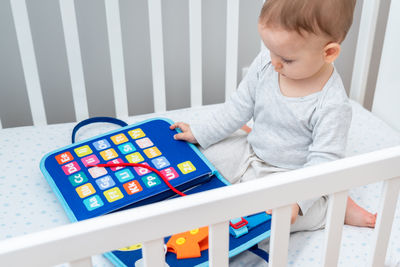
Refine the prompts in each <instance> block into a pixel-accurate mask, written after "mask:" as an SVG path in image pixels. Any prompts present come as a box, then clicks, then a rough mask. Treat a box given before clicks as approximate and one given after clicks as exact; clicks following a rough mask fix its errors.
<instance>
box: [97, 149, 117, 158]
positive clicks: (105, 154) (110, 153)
mask: <svg viewBox="0 0 400 267" xmlns="http://www.w3.org/2000/svg"><path fill="white" fill-rule="evenodd" d="M100 155H101V156H102V158H103V159H104V160H110V159H113V158H116V157H118V154H117V152H115V150H114V148H110V149H107V150H104V151H101V152H100Z"/></svg>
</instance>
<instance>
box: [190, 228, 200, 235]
mask: <svg viewBox="0 0 400 267" xmlns="http://www.w3.org/2000/svg"><path fill="white" fill-rule="evenodd" d="M198 232H199V228H196V229H193V230H191V231H190V233H191V234H192V235H196V234H197V233H198Z"/></svg>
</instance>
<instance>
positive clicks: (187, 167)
mask: <svg viewBox="0 0 400 267" xmlns="http://www.w3.org/2000/svg"><path fill="white" fill-rule="evenodd" d="M178 168H179V169H180V170H181V172H182V173H183V174H187V173H189V172H194V171H195V170H196V167H194V166H193V164H192V163H191V162H190V161H185V162H182V163H180V164H178Z"/></svg>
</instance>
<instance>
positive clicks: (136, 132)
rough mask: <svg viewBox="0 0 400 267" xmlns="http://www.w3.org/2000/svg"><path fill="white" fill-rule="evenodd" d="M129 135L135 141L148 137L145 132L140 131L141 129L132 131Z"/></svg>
mask: <svg viewBox="0 0 400 267" xmlns="http://www.w3.org/2000/svg"><path fill="white" fill-rule="evenodd" d="M128 134H129V135H130V136H131V137H132V138H133V139H138V138H141V137H144V136H146V135H145V134H144V132H143V131H142V129H140V128H137V129H134V130H132V131H129V132H128Z"/></svg>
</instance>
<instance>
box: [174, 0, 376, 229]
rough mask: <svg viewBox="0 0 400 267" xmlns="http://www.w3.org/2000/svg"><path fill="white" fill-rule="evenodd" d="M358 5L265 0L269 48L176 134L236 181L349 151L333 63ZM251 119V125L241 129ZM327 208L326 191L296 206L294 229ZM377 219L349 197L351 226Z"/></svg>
mask: <svg viewBox="0 0 400 267" xmlns="http://www.w3.org/2000/svg"><path fill="white" fill-rule="evenodd" d="M354 7H355V0H324V1H321V0H268V1H266V2H265V4H264V6H263V8H262V10H261V14H260V17H259V22H258V31H259V34H260V36H261V39H262V41H263V42H264V44H265V46H266V48H267V49H265V50H263V51H262V52H260V54H259V55H258V56H257V57H256V58H255V60H254V61H253V63H252V64H251V66H250V67H249V70H248V73H247V75H246V76H245V77H244V79H243V80H242V82H241V83H240V85H239V87H238V89H237V91H236V92H235V93H234V94H233V95H232V96H231V97H230V99H229V100H228V101H227V102H226V103H225V104H224V105H223V106H221V107H220V108H219V109H218V110H217V111H215V112H213V113H211V114H207V115H205V117H204V119H203V120H202V121H200V122H197V123H193V124H191V125H189V124H187V123H183V122H177V123H175V124H173V125H172V126H171V129H175V128H180V129H181V130H182V133H178V134H176V135H175V139H177V140H184V141H188V142H191V143H198V144H199V145H200V146H201V148H203V149H204V151H203V152H204V154H205V156H206V157H207V158H208V159H209V160H210V161H211V162H212V163H213V164H214V165H215V167H216V168H217V169H218V170H219V171H220V172H221V174H222V175H223V176H224V177H225V178H226V179H228V180H229V181H230V182H232V183H236V182H245V181H248V180H251V179H256V178H259V177H265V176H266V175H273V174H274V173H277V172H282V171H288V170H293V169H298V168H302V167H307V166H311V165H315V164H320V163H324V162H328V161H332V160H336V159H340V158H342V157H344V152H345V148H346V140H347V135H348V131H349V127H350V122H351V112H352V110H351V106H350V104H349V100H348V98H347V95H346V91H345V88H344V86H343V84H342V81H341V78H340V76H339V74H338V72H337V71H336V69H335V67H334V65H333V62H334V61H335V60H336V59H337V58H338V56H339V54H340V50H341V45H340V44H341V42H342V41H343V40H344V38H345V36H346V34H347V32H348V30H349V28H350V26H351V24H352V20H353V11H354ZM251 118H253V120H254V125H253V129H252V130H251V131H247V132H248V133H247V132H245V131H243V130H240V128H241V126H243V125H244V124H245V123H246V122H248V121H249V120H250V119H251ZM221 153H223V155H221ZM327 206H328V205H327V197H325V196H324V197H321V198H316V199H310V200H305V201H300V202H298V203H296V204H294V205H293V211H292V220H291V222H292V227H291V231H292V232H294V231H301V230H316V229H320V228H323V227H324V226H325V216H326V211H327ZM268 212H270V211H268ZM299 215H300V216H299ZM375 221H376V215H373V214H371V213H369V212H368V211H366V210H364V209H363V208H361V207H360V206H358V205H357V204H356V203H355V202H354V201H353V200H352V199H351V198H348V201H347V208H346V214H345V223H346V224H349V225H355V226H365V227H374V226H375Z"/></svg>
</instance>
